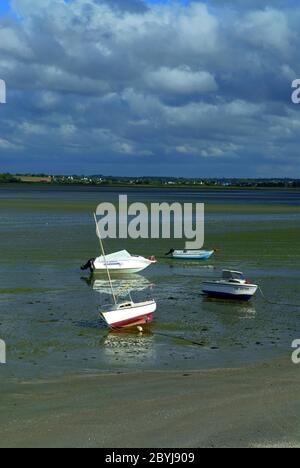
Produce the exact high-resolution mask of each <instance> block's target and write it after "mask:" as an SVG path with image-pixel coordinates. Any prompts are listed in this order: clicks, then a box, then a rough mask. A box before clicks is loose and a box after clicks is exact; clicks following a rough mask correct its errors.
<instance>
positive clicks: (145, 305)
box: [101, 301, 157, 328]
mask: <svg viewBox="0 0 300 468" xmlns="http://www.w3.org/2000/svg"><path fill="white" fill-rule="evenodd" d="M156 308H157V305H156V302H155V301H148V302H140V303H138V304H135V303H134V302H133V301H128V302H123V303H120V304H118V303H115V304H114V305H112V306H109V307H108V308H107V309H106V310H104V309H103V310H102V311H101V316H102V317H103V318H104V320H105V322H106V323H107V325H108V326H109V327H110V328H132V327H136V326H139V325H146V324H149V323H151V322H152V321H153V314H154V312H155V311H156Z"/></svg>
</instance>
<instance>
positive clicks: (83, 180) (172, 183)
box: [0, 174, 300, 189]
mask: <svg viewBox="0 0 300 468" xmlns="http://www.w3.org/2000/svg"><path fill="white" fill-rule="evenodd" d="M13 183H14V184H46V185H70V186H71V185H83V186H120V187H124V186H126V187H127V186H129V187H130V186H132V187H135V186H147V187H169V188H172V187H173V188H179V187H191V188H249V189H250V188H253V189H260V188H281V189H283V188H284V189H289V188H291V189H292V188H300V179H242V178H241V179H236V178H233V179H227V178H224V179H218V178H216V179H210V178H199V179H198V178H195V179H188V178H182V177H181V178H176V177H114V176H104V175H92V176H85V175H71V176H70V175H47V174H0V184H13Z"/></svg>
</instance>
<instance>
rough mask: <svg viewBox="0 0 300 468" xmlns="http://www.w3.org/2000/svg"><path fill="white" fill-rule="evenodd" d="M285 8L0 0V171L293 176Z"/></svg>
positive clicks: (189, 1) (298, 131)
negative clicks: (2, 99) (1, 99)
mask: <svg viewBox="0 0 300 468" xmlns="http://www.w3.org/2000/svg"><path fill="white" fill-rule="evenodd" d="M299 24H300V4H299V2H297V1H296V0H285V1H282V0H272V1H265V0H234V1H233V0H206V1H200V0H181V1H179V0H178V1H176V0H168V1H167V0H165V1H163V0H147V1H146V0H68V1H65V0H11V1H7V0H0V79H3V80H5V82H6V86H7V103H6V104H5V105H3V104H1V105H0V172H12V173H40V172H45V173H49V174H105V175H123V176H131V175H132V176H142V175H145V176H146V175H149V176H160V175H161V176H185V177H197V178H201V177H264V178H265V177H295V178H299V177H300V171H299V163H300V160H299V159H300V152H299V137H300V106H296V105H294V104H293V103H292V101H291V93H292V89H291V83H292V81H293V80H295V79H297V78H300V62H299V52H298V48H299V47H298V45H299V43H300V28H299Z"/></svg>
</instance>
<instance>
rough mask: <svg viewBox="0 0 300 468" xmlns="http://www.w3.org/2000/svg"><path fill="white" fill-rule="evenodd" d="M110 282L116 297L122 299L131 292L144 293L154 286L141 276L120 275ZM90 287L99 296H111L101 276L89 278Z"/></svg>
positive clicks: (106, 282) (107, 284) (94, 275)
mask: <svg viewBox="0 0 300 468" xmlns="http://www.w3.org/2000/svg"><path fill="white" fill-rule="evenodd" d="M111 282H112V285H113V288H114V291H115V294H116V296H118V297H124V296H126V295H128V294H130V293H132V292H139V291H145V290H146V289H150V288H151V287H153V286H154V285H153V284H152V283H150V281H148V280H147V278H145V277H144V276H141V275H128V276H124V275H122V277H120V278H116V277H115V278H114V279H112V280H111ZM90 285H91V287H92V288H93V290H94V291H97V292H98V293H99V294H106V295H110V294H111V293H110V285H109V282H108V281H107V280H105V279H104V278H103V276H101V275H97V274H95V273H94V274H93V275H92V276H91V278H90Z"/></svg>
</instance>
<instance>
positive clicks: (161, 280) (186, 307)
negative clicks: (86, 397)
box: [0, 186, 300, 378]
mask: <svg viewBox="0 0 300 468" xmlns="http://www.w3.org/2000/svg"><path fill="white" fill-rule="evenodd" d="M119 193H126V189H124V190H121V191H116V190H114V189H89V188H87V189H83V188H64V187H62V188H60V189H54V188H52V187H42V188H38V187H36V188H35V187H21V186H18V187H14V186H9V187H8V186H6V187H0V245H1V258H0V262H1V269H0V338H2V339H4V340H5V341H6V343H7V346H8V356H7V359H8V363H7V365H6V366H1V368H0V372H1V374H2V375H5V376H12V377H16V378H32V377H38V378H43V377H47V376H49V375H53V374H62V373H64V374H65V373H72V374H74V373H82V372H103V371H116V370H120V371H126V370H133V369H178V368H180V369H200V368H208V367H220V366H235V365H239V364H241V363H243V362H254V361H257V360H263V359H270V358H275V357H280V356H286V355H288V354H289V353H290V347H291V342H292V340H294V339H295V338H300V327H299V322H300V285H299V260H300V236H299V228H300V192H280V191H278V192H276V191H274V192H273V191H266V192H264V191H261V192H253V191H249V192H248V191H242V192H239V191H230V190H228V191H227V190H226V191H213V190H210V191H201V192H198V191H172V190H170V191H168V190H164V191H160V190H135V189H134V190H131V191H130V192H129V193H128V194H129V201H141V202H146V203H151V202H157V201H159V202H161V201H168V202H171V201H177V200H178V201H181V202H199V203H200V202H204V203H205V204H206V247H207V248H214V247H218V248H220V249H221V252H220V254H219V255H218V256H216V257H215V258H214V259H213V260H211V261H209V262H206V263H201V264H199V263H191V262H178V261H175V260H168V259H165V258H164V253H165V252H166V251H168V250H169V249H170V248H171V247H173V246H175V247H176V246H178V248H180V247H181V246H182V245H181V244H180V243H179V244H178V241H177V243H175V245H174V241H173V242H172V241H171V242H170V241H151V240H147V241H145V240H141V241H135V242H133V241H124V242H122V244H120V243H119V242H116V241H109V242H107V243H106V248H107V250H108V251H114V250H119V249H123V248H127V249H128V250H130V251H131V252H132V253H136V254H142V255H145V256H149V255H156V256H157V257H158V258H159V263H158V264H157V265H156V266H154V267H152V268H149V269H148V270H146V272H145V273H143V276H139V275H135V276H132V277H129V278H128V277H127V278H124V279H123V280H120V279H116V280H115V287H116V288H117V289H118V290H119V291H123V290H124V289H130V290H131V291H133V293H132V294H133V297H134V298H135V299H137V300H138V299H141V300H144V299H148V298H150V297H151V298H152V297H154V298H155V299H156V300H157V303H158V311H157V313H156V321H155V324H154V325H153V327H152V329H151V333H149V334H147V335H143V336H139V335H138V334H128V333H117V334H116V333H109V332H108V331H107V330H106V328H105V326H104V325H103V323H102V322H101V320H100V319H99V315H98V310H99V307H100V305H101V304H104V303H106V302H107V301H108V300H109V296H108V294H107V292H108V291H107V283H106V281H105V278H103V277H102V278H101V277H100V278H89V275H88V274H85V275H83V274H82V272H81V271H80V269H79V267H80V265H81V264H82V263H83V262H84V261H86V260H88V259H89V258H91V257H94V256H95V255H97V253H98V249H99V248H98V244H97V239H96V236H95V229H94V225H93V220H92V213H93V211H94V210H95V208H96V206H97V204H98V203H100V202H103V201H114V202H115V201H116V200H117V197H118V194H119ZM221 268H234V269H239V270H242V271H244V272H245V273H246V274H247V275H248V276H249V277H250V278H251V279H252V280H253V281H254V282H257V283H258V284H260V285H261V287H262V289H263V290H264V292H265V294H266V296H267V297H269V298H270V299H272V300H273V301H275V302H278V303H285V302H289V303H293V304H299V306H295V307H286V306H282V305H270V304H268V303H266V302H265V301H264V299H263V298H262V297H261V296H259V295H258V296H257V297H256V298H255V300H254V301H253V302H251V303H248V304H243V303H233V302H224V301H223V302H222V301H209V300H207V299H204V298H202V297H201V295H200V292H201V281H202V280H203V279H204V278H212V277H215V276H217V275H218V274H219V271H220V269H221Z"/></svg>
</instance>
